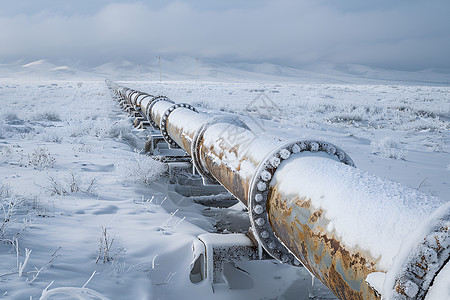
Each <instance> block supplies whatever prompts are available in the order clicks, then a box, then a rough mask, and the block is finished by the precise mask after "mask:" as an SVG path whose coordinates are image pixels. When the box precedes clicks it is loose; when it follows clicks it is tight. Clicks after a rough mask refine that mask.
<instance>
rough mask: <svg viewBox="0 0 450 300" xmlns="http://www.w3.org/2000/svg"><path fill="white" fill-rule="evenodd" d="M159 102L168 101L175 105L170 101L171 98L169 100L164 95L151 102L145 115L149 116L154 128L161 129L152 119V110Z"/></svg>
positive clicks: (148, 118)
mask: <svg viewBox="0 0 450 300" xmlns="http://www.w3.org/2000/svg"><path fill="white" fill-rule="evenodd" d="M159 101H167V102H169V103H175V102H173V101H172V100H170V99H169V98H167V97H166V96H162V95H159V96H155V97H154V98H153V99H152V101H151V102H150V105H148V106H147V110H146V111H145V115H146V116H147V120H148V121H149V122H150V125H152V126H153V128H159V126H158V124H156V123H155V122H154V121H153V119H152V108H153V106H154V105H155V104H156V102H159Z"/></svg>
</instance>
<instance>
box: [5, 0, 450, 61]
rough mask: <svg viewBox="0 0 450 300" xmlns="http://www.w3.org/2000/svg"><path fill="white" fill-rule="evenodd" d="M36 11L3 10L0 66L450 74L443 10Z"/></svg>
mask: <svg viewBox="0 0 450 300" xmlns="http://www.w3.org/2000/svg"><path fill="white" fill-rule="evenodd" d="M15 2H20V3H24V2H28V3H38V1H15ZM92 2H94V3H96V4H89V3H92ZM242 2H244V3H245V4H242ZM391 2H395V3H391ZM39 3H40V5H41V6H37V5H36V4H34V5H31V6H30V7H26V8H25V7H22V6H20V5H15V4H14V3H12V4H11V3H9V2H8V3H4V4H2V5H6V8H5V10H3V12H2V14H0V26H1V28H2V30H1V31H0V40H1V41H2V47H0V57H1V58H2V60H7V59H9V60H12V59H18V58H49V59H65V58H71V59H73V60H81V61H85V62H88V63H90V64H99V63H102V62H105V61H108V60H112V59H114V58H117V57H122V58H126V59H129V60H132V61H135V62H137V63H140V62H148V61H151V60H154V59H155V55H162V56H168V57H169V56H177V55H191V56H199V57H205V58H206V57H207V58H217V59H223V60H234V61H239V60H245V61H253V62H263V61H264V62H274V63H281V64H285V65H291V66H301V65H303V64H310V63H314V62H331V63H338V64H346V63H357V64H365V65H369V66H379V67H385V68H394V69H406V70H416V69H423V68H450V32H449V29H450V18H448V13H449V12H450V2H448V1H446V0H441V1H439V0H430V1H421V0H410V1H404V0H400V1H386V0H382V1H364V2H363V3H365V4H362V3H361V1H355V0H347V1H326V0H303V1H296V0H281V1H280V0H278V1H275V0H271V1H269V0H268V1H249V2H245V1H230V2H223V1H211V2H208V4H207V5H205V4H203V2H201V1H190V2H177V1H170V2H167V1H152V2H150V3H147V2H146V3H143V2H128V1H120V2H118V1H115V2H112V1H106V0H102V1H98V2H97V1H86V0H83V1H78V2H76V3H77V4H76V5H74V4H70V3H69V2H65V1H57V2H55V1H39ZM52 3H59V4H57V5H55V6H52V5H51V4H52ZM224 3H227V4H224ZM5 12H6V13H5Z"/></svg>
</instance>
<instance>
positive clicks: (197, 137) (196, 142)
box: [191, 116, 250, 184]
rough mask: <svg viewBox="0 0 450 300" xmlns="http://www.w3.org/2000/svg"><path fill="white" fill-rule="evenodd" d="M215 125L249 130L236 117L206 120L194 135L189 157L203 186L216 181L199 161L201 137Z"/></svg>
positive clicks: (217, 117)
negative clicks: (221, 124) (226, 125)
mask: <svg viewBox="0 0 450 300" xmlns="http://www.w3.org/2000/svg"><path fill="white" fill-rule="evenodd" d="M217 123H228V124H233V125H235V126H239V127H242V128H244V129H247V130H250V129H249V127H248V126H247V124H245V123H244V122H243V121H242V120H241V119H239V118H238V117H232V116H216V117H212V118H209V119H208V120H206V121H205V122H204V123H203V124H202V125H201V126H200V127H199V128H198V129H197V131H196V132H195V133H194V138H193V139H192V143H191V156H192V164H193V165H194V167H195V169H196V170H197V172H198V173H199V174H200V175H201V176H202V178H203V182H204V184H207V183H213V182H216V179H215V178H214V177H213V176H212V175H211V173H210V172H209V171H208V169H207V168H206V166H205V165H203V163H202V161H201V159H200V142H201V141H202V139H203V135H204V133H205V131H206V129H208V127H209V126H211V125H213V124H217Z"/></svg>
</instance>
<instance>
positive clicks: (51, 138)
mask: <svg viewBox="0 0 450 300" xmlns="http://www.w3.org/2000/svg"><path fill="white" fill-rule="evenodd" d="M63 135H64V132H63V131H62V130H61V128H47V129H46V130H45V131H44V133H43V134H42V135H41V138H42V140H43V141H44V142H50V143H61V142H62V140H63Z"/></svg>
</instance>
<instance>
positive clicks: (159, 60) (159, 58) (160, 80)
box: [157, 56, 162, 82]
mask: <svg viewBox="0 0 450 300" xmlns="http://www.w3.org/2000/svg"><path fill="white" fill-rule="evenodd" d="M157 57H158V62H159V82H162V79H161V78H162V76H161V56H157Z"/></svg>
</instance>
